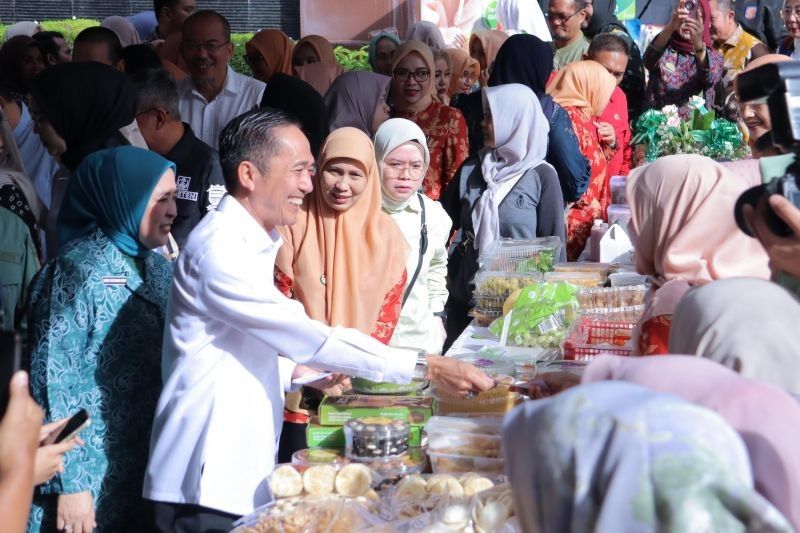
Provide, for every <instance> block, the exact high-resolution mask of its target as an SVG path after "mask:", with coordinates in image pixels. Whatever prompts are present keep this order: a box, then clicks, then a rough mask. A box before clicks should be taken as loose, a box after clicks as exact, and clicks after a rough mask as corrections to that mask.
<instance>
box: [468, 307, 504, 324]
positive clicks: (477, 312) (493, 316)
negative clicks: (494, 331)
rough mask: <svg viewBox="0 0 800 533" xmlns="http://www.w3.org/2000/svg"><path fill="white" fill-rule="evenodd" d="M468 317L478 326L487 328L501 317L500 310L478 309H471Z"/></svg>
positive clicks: (501, 312) (501, 311)
mask: <svg viewBox="0 0 800 533" xmlns="http://www.w3.org/2000/svg"><path fill="white" fill-rule="evenodd" d="M469 315H470V316H471V317H472V318H474V319H475V322H477V323H478V325H479V326H488V325H489V324H491V323H492V322H494V321H495V320H497V319H498V318H500V317H501V316H503V310H502V309H483V308H479V307H473V308H472V309H471V310H470V312H469Z"/></svg>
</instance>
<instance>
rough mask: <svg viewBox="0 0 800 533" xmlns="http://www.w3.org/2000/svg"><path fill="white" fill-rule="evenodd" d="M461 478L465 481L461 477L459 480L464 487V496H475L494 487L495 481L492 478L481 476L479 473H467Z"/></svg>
mask: <svg viewBox="0 0 800 533" xmlns="http://www.w3.org/2000/svg"><path fill="white" fill-rule="evenodd" d="M461 478H462V479H463V481H462V480H461V479H460V480H459V482H460V483H461V486H462V487H464V496H473V495H475V494H477V493H479V492H482V491H484V490H488V489H491V488H492V487H494V482H493V481H492V480H491V479H489V478H487V477H483V476H479V475H477V474H472V475H469V474H466V475H464V476H461ZM464 478H466V479H464Z"/></svg>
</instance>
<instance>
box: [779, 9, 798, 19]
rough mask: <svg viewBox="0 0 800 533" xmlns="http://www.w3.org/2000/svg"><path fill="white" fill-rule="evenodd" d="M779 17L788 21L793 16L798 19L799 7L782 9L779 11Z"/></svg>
mask: <svg viewBox="0 0 800 533" xmlns="http://www.w3.org/2000/svg"><path fill="white" fill-rule="evenodd" d="M781 16H783V18H784V20H788V19H790V18H792V16H794V17H795V18H800V7H795V8H794V9H792V8H790V7H789V8H784V9H783V10H782V11H781Z"/></svg>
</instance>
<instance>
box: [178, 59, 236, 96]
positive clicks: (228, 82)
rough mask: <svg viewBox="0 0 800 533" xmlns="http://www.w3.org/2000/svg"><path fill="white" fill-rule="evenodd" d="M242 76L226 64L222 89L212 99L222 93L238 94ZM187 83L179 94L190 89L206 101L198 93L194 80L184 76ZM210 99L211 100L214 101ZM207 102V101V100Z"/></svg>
mask: <svg viewBox="0 0 800 533" xmlns="http://www.w3.org/2000/svg"><path fill="white" fill-rule="evenodd" d="M242 79H243V76H240V75H238V74H236V72H234V70H233V69H232V68H231V66H230V65H228V66H227V68H226V71H225V83H224V84H223V85H222V90H221V91H220V92H219V94H218V95H217V96H215V97H214V100H216V99H217V98H219V96H220V95H221V94H222V93H228V94H239V93H240V92H242V87H243V85H244V82H243V81H242ZM186 80H187V83H186V86H185V87H183V91H181V96H183V95H184V94H186V93H187V92H189V91H191V92H192V94H194V95H195V96H196V97H198V98H200V99H202V100H203V101H206V99H205V96H203V95H202V94H200V91H198V90H197V87H195V85H194V80H192V77H191V76H188V77H187V78H186ZM214 100H212V102H213V101H214ZM207 103H208V102H207Z"/></svg>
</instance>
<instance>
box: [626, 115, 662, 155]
mask: <svg viewBox="0 0 800 533" xmlns="http://www.w3.org/2000/svg"><path fill="white" fill-rule="evenodd" d="M666 121H667V117H666V115H664V113H663V112H661V111H658V110H656V109H648V110H647V111H645V112H644V113H642V115H641V116H640V117H639V120H637V121H636V135H635V136H634V137H633V139H631V143H633V144H641V143H647V144H648V150H649V146H651V145H653V144H655V143H654V142H653V141H655V139H656V132H657V131H658V127H659V126H661V125H662V124H664V123H665V122H666Z"/></svg>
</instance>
